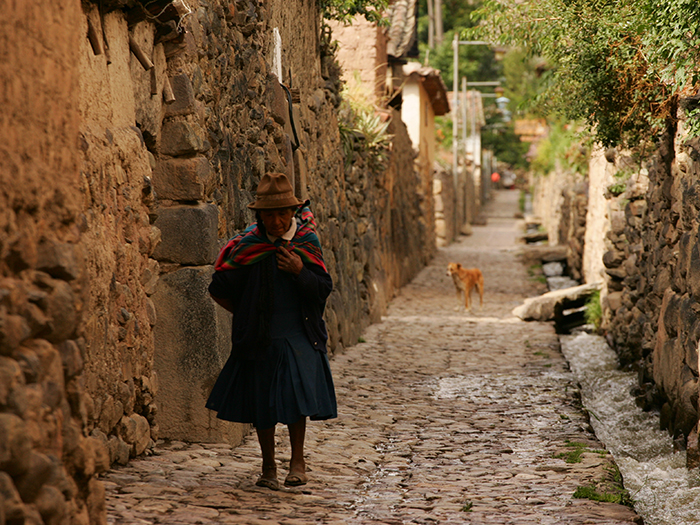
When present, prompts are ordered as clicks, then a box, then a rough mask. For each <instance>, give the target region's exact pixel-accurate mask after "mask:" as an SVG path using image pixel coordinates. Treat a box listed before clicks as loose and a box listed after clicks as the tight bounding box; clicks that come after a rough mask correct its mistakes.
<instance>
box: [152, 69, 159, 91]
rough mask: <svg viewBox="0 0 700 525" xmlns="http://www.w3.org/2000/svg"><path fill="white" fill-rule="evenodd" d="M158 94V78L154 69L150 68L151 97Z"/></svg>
mask: <svg viewBox="0 0 700 525" xmlns="http://www.w3.org/2000/svg"><path fill="white" fill-rule="evenodd" d="M157 94H158V76H157V75H156V68H155V67H152V68H151V96H153V95H157Z"/></svg>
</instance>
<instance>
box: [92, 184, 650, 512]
mask: <svg viewBox="0 0 700 525" xmlns="http://www.w3.org/2000/svg"><path fill="white" fill-rule="evenodd" d="M517 205H518V192H517V191H502V192H499V193H498V194H497V195H496V199H495V200H494V201H493V202H491V203H490V204H489V207H488V208H487V215H488V224H487V225H486V226H474V233H473V235H471V236H469V237H461V238H460V240H459V242H457V243H455V244H453V245H451V246H449V247H447V248H442V249H440V250H439V251H438V253H437V256H436V257H435V258H434V260H433V261H432V263H431V264H430V266H429V267H427V268H425V269H424V270H423V271H422V272H421V273H420V274H419V275H418V276H417V278H416V279H414V281H413V282H412V283H411V284H410V285H408V286H406V287H404V288H403V289H402V290H401V293H400V295H399V296H398V297H396V298H395V299H394V300H393V301H392V303H391V305H390V308H389V311H388V314H387V316H386V317H385V318H383V320H382V322H380V323H377V324H375V325H372V326H371V327H370V328H369V329H368V330H367V331H366V332H365V334H364V335H363V338H362V340H361V342H359V343H358V344H357V345H355V346H353V347H351V348H348V349H346V350H345V351H344V352H343V353H342V354H340V355H337V356H335V357H334V358H333V359H332V360H331V367H332V369H333V374H334V379H335V384H336V392H337V396H338V409H339V417H338V419H335V420H330V421H327V422H310V423H309V424H308V427H307V441H306V453H307V465H308V467H309V470H310V472H309V477H310V482H309V483H308V485H306V486H303V487H298V488H286V487H284V488H282V489H281V490H280V491H277V492H275V491H270V490H267V489H264V488H260V487H256V486H255V485H254V482H255V480H256V478H257V475H258V473H259V469H260V462H261V459H260V451H259V448H258V444H257V440H256V439H255V437H254V435H253V434H251V435H250V436H248V438H246V440H245V441H244V443H243V444H242V445H240V446H239V447H236V448H233V449H232V448H231V447H230V446H228V445H226V444H215V445H214V444H185V443H159V445H158V447H157V448H156V451H155V454H154V455H152V456H149V457H146V458H142V459H138V460H134V461H132V462H131V463H130V464H129V465H128V466H126V467H120V468H116V469H113V470H111V471H109V472H108V473H106V474H104V475H103V476H101V478H102V480H103V481H104V483H105V486H106V490H107V512H108V522H109V523H110V524H155V523H158V524H195V523H202V524H226V523H245V524H263V523H264V524H284V525H302V524H312V523H322V524H329V525H330V524H364V523H381V524H408V523H417V524H457V523H464V524H484V525H495V524H538V525H544V524H557V525H562V524H585V523H590V524H623V523H627V524H629V523H641V521H640V520H639V518H638V517H637V516H636V514H635V513H634V512H633V511H632V510H630V509H629V508H627V507H625V506H622V505H617V504H613V503H601V502H596V501H592V500H589V499H575V498H573V497H572V496H573V494H574V492H575V491H576V490H577V488H578V487H584V486H590V485H594V484H600V482H601V480H603V479H606V478H611V477H612V475H613V472H614V468H613V467H612V463H611V459H610V456H609V455H608V454H606V453H605V452H604V451H602V450H600V449H602V448H603V446H602V445H601V444H600V443H599V442H598V441H597V440H596V439H595V437H594V435H593V434H592V433H591V432H590V426H589V424H588V422H587V420H586V416H585V414H584V412H583V410H582V409H581V408H580V405H579V395H578V388H577V386H576V383H575V381H574V379H573V376H572V374H571V373H570V372H569V370H568V366H567V364H566V361H565V360H564V358H563V357H562V355H561V354H560V352H559V349H558V348H559V343H558V339H557V335H556V334H555V332H554V328H553V327H552V326H551V325H549V324H545V323H525V322H522V321H520V320H519V319H517V318H516V317H514V316H513V315H512V313H511V311H512V309H513V308H514V307H515V306H518V305H520V304H521V303H522V301H523V299H524V298H526V297H528V296H531V295H534V294H536V293H538V291H542V290H541V289H540V288H539V286H541V285H539V284H538V283H535V282H534V281H532V280H531V278H529V277H528V272H527V268H525V267H524V265H523V264H522V263H521V262H520V260H519V259H518V256H517V255H518V250H520V249H522V245H519V244H517V237H518V236H519V235H520V231H519V230H518V225H517V221H516V219H514V218H513V217H514V213H515V212H516V211H517ZM450 261H455V262H461V263H462V264H463V265H464V266H466V267H479V268H480V269H481V270H482V272H483V274H484V280H485V297H484V306H483V307H482V308H478V298H477V300H476V305H477V307H476V308H475V310H474V312H473V313H471V314H470V313H466V312H464V311H463V310H462V309H458V308H459V306H460V305H461V303H460V302H459V301H458V300H457V298H456V297H455V292H454V286H453V283H452V279H451V278H450V277H448V276H447V275H446V272H445V268H446V266H447V263H448V262H450ZM202 410H205V408H204V407H202ZM277 440H278V450H279V453H278V462H279V465H280V472H279V475H280V479H284V476H285V475H286V470H287V463H288V461H289V445H288V438H287V431H286V428H284V427H283V426H278V437H277ZM574 443H576V444H578V445H576V446H573V444H574ZM572 452H578V453H580V457H581V461H580V462H567V461H566V460H565V459H566V457H567V455H571V454H572Z"/></svg>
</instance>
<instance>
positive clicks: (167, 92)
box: [163, 74, 175, 104]
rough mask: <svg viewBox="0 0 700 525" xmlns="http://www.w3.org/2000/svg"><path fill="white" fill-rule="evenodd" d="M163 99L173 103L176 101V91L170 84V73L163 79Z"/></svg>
mask: <svg viewBox="0 0 700 525" xmlns="http://www.w3.org/2000/svg"><path fill="white" fill-rule="evenodd" d="M163 100H165V103H166V104H172V103H173V102H175V93H173V87H172V86H171V85H170V79H169V78H168V75H167V74H166V75H165V80H164V81H163Z"/></svg>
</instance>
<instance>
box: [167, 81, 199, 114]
mask: <svg viewBox="0 0 700 525" xmlns="http://www.w3.org/2000/svg"><path fill="white" fill-rule="evenodd" d="M170 86H171V87H172V89H173V95H175V101H174V102H172V103H171V104H168V105H167V106H165V116H166V117H172V116H176V115H190V114H192V113H194V110H195V98H194V89H193V88H192V82H190V79H189V77H188V76H187V75H185V74H180V75H175V76H174V77H172V78H171V79H170Z"/></svg>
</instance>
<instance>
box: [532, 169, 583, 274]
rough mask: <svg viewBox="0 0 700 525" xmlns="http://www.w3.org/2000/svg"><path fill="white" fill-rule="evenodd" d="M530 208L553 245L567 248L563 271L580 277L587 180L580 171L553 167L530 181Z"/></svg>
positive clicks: (581, 272)
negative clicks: (573, 171) (565, 265)
mask: <svg viewBox="0 0 700 525" xmlns="http://www.w3.org/2000/svg"><path fill="white" fill-rule="evenodd" d="M531 188H532V194H533V200H532V209H533V213H534V215H535V216H536V218H537V219H536V220H537V221H539V222H540V224H541V225H542V227H543V228H544V229H545V231H546V232H547V237H548V242H549V244H550V245H552V246H566V247H567V269H566V273H567V274H568V275H569V276H570V277H572V278H574V279H576V280H583V277H584V273H583V272H584V270H583V259H584V248H585V243H584V240H585V232H586V220H587V206H588V182H587V180H586V178H585V177H583V176H582V175H580V174H577V173H572V172H570V171H568V170H563V169H556V170H554V171H552V172H551V173H549V174H547V175H535V176H534V177H533V178H532V180H531Z"/></svg>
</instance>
